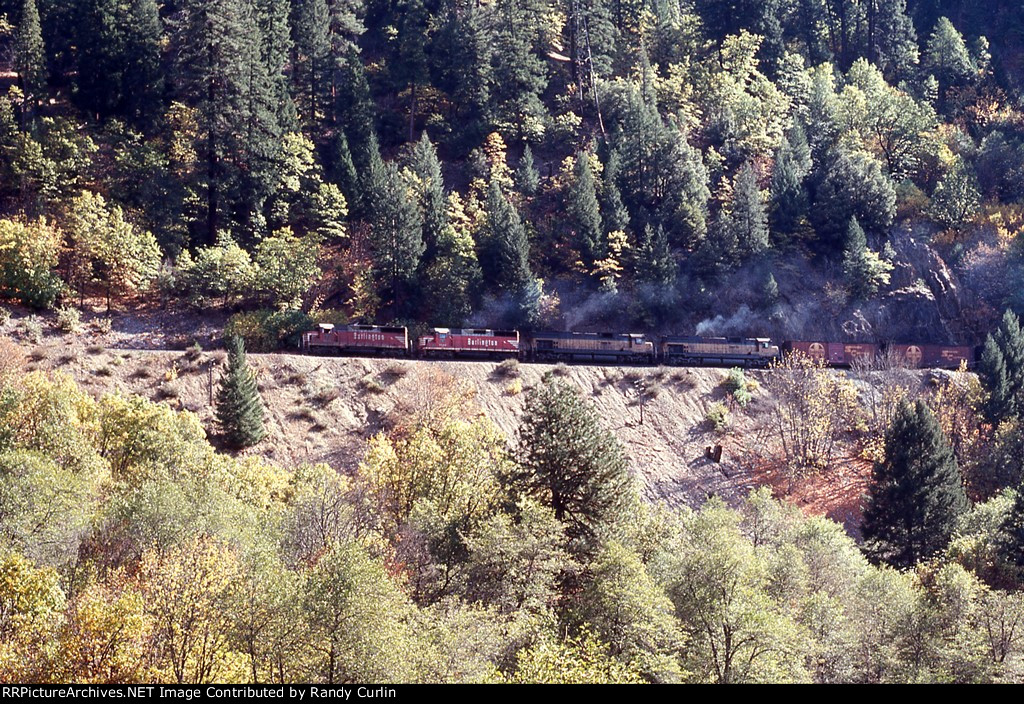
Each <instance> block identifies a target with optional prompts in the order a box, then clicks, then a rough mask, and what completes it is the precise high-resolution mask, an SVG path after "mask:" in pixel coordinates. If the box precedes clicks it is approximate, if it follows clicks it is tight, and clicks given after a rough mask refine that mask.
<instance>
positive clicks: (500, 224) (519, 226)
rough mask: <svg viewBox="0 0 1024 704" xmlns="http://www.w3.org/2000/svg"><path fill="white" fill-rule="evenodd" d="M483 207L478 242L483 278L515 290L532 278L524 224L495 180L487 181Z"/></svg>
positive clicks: (501, 286)
mask: <svg viewBox="0 0 1024 704" xmlns="http://www.w3.org/2000/svg"><path fill="white" fill-rule="evenodd" d="M486 208H487V221H486V223H485V224H484V232H483V236H482V241H481V242H480V266H481V268H482V269H483V273H484V279H485V280H486V281H488V282H491V283H492V284H493V285H494V287H495V288H496V289H498V290H499V291H505V292H508V293H513V294H514V293H517V292H519V291H521V290H522V289H523V288H524V287H525V286H527V285H528V284H529V283H530V282H531V281H532V280H533V272H532V271H531V270H530V259H529V257H530V242H529V240H528V239H527V236H526V228H524V227H523V222H522V220H520V219H519V213H518V212H516V209H515V206H513V205H512V204H511V203H510V202H509V201H508V199H507V198H506V197H505V194H504V193H502V192H501V186H499V185H498V182H497V181H491V185H490V187H489V189H488V191H487V205H486Z"/></svg>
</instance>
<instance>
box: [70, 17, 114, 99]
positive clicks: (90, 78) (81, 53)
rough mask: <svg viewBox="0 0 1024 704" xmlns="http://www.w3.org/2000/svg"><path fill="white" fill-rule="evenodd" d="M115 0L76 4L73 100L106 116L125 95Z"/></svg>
mask: <svg viewBox="0 0 1024 704" xmlns="http://www.w3.org/2000/svg"><path fill="white" fill-rule="evenodd" d="M120 9H121V8H120V7H119V3H118V1H117V0H85V1H84V2H82V3H80V4H79V6H78V12H79V14H78V22H77V26H76V27H75V28H74V31H75V32H76V33H77V35H78V41H77V43H78V52H77V57H78V66H77V69H78V70H77V71H76V73H75V90H74V93H75V100H76V101H77V102H78V104H79V105H81V106H82V107H83V108H84V109H85V110H88V111H89V112H92V113H95V114H96V115H99V116H100V117H109V116H110V115H113V114H115V113H117V112H118V111H119V110H120V109H121V108H122V103H123V101H124V100H125V98H126V93H125V91H124V80H125V78H126V69H127V66H126V60H125V59H126V56H125V51H126V46H125V40H126V36H125V34H126V32H125V28H123V27H122V22H121V18H120V17H119V12H120Z"/></svg>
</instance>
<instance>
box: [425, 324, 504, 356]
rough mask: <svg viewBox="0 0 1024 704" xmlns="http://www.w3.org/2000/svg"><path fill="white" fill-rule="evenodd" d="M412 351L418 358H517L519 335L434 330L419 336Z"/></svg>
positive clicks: (501, 331) (486, 331) (494, 332)
mask: <svg viewBox="0 0 1024 704" xmlns="http://www.w3.org/2000/svg"><path fill="white" fill-rule="evenodd" d="M416 351H417V353H418V354H419V355H420V356H421V357H456V356H467V357H491V358H499V357H500V358H508V357H518V356H519V331H518V330H476V329H458V328H434V329H433V330H431V331H430V333H429V334H427V335H421V336H420V338H419V340H417V343H416Z"/></svg>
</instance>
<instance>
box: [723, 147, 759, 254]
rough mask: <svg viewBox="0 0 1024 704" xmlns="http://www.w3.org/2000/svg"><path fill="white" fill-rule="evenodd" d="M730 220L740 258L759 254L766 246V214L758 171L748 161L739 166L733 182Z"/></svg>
mask: <svg viewBox="0 0 1024 704" xmlns="http://www.w3.org/2000/svg"><path fill="white" fill-rule="evenodd" d="M729 220H730V226H731V227H732V228H734V230H735V232H736V235H735V237H736V244H737V247H738V253H739V255H740V257H741V258H743V259H745V258H747V257H749V256H751V255H755V254H760V253H761V252H763V251H764V250H766V249H767V248H768V213H767V210H766V208H765V204H764V199H763V198H762V196H761V189H760V187H759V186H758V185H757V171H756V170H755V169H754V165H753V164H751V163H750V162H749V161H748V162H747V163H745V164H744V165H743V166H741V167H740V170H739V172H738V173H737V174H736V179H735V181H734V182H733V189H732V207H731V213H730V217H729Z"/></svg>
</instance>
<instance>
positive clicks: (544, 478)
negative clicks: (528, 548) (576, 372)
mask: <svg viewBox="0 0 1024 704" xmlns="http://www.w3.org/2000/svg"><path fill="white" fill-rule="evenodd" d="M519 457H520V464H519V467H518V468H517V470H516V471H515V472H514V473H513V475H512V484H513V486H515V487H516V488H518V489H519V490H520V491H522V492H523V493H525V494H528V495H532V496H535V497H537V498H538V500H540V501H542V502H544V503H546V504H547V505H548V506H550V507H551V509H552V510H553V511H554V512H555V518H557V519H558V520H559V521H561V522H562V523H564V524H565V526H566V533H567V535H568V536H569V537H570V539H571V540H572V547H573V548H575V550H577V551H580V552H585V551H586V549H587V548H588V547H591V546H593V545H594V544H595V542H596V541H595V538H596V537H597V536H598V535H600V533H601V531H602V529H606V528H607V527H608V526H609V525H611V524H614V523H615V522H616V521H618V520H623V519H624V518H625V516H624V513H625V510H626V507H627V506H628V505H629V504H630V499H631V498H632V496H631V488H632V477H631V475H630V473H629V468H628V465H627V462H626V457H625V454H624V453H623V450H622V446H621V445H620V444H619V442H618V440H616V438H615V436H614V435H613V434H612V433H611V432H610V431H608V430H606V429H604V428H602V427H601V421H600V418H599V416H598V413H597V411H596V410H595V408H594V406H593V405H592V404H591V403H589V402H587V401H586V400H585V399H584V398H583V397H582V396H581V395H580V392H579V391H578V390H577V389H576V388H575V387H573V386H571V385H569V384H567V383H566V382H564V381H561V380H557V379H552V378H549V379H547V380H546V381H545V383H544V384H542V385H540V386H538V387H537V388H536V389H534V390H533V391H531V392H530V394H529V396H528V397H527V399H526V407H525V409H524V410H523V416H522V420H521V421H520V426H519Z"/></svg>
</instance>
